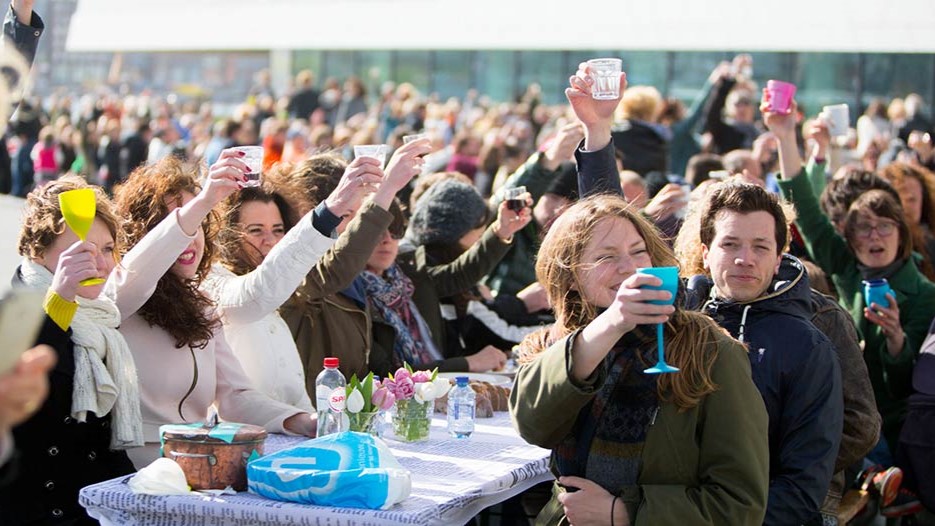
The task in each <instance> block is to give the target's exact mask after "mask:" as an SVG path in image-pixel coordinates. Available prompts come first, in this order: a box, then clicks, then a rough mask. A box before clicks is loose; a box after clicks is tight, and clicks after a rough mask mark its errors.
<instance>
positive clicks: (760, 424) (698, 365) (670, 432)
mask: <svg viewBox="0 0 935 526" xmlns="http://www.w3.org/2000/svg"><path fill="white" fill-rule="evenodd" d="M675 265H676V260H675V256H674V255H673V254H672V251H671V249H670V248H669V247H668V245H667V244H666V243H665V241H663V240H662V239H661V237H660V236H659V234H658V233H657V231H656V230H655V229H654V227H653V226H652V225H651V224H650V223H649V222H648V221H647V220H646V219H644V218H643V217H641V216H640V215H639V213H638V212H637V211H636V210H635V208H633V207H631V206H629V205H628V204H627V202H626V201H625V200H624V199H623V198H622V197H619V196H614V195H600V196H596V197H591V198H588V199H585V200H583V201H581V202H579V203H577V204H575V205H573V206H572V207H571V208H569V209H568V210H567V211H565V213H564V214H562V215H561V216H560V217H559V218H558V219H556V220H555V222H554V223H553V224H552V227H551V228H550V229H549V232H548V233H547V234H546V236H545V239H543V241H542V245H541V247H540V249H539V254H538V257H537V259H536V277H537V279H538V281H539V282H540V283H542V284H544V285H545V286H546V289H547V292H548V296H549V302H550V304H551V305H552V306H553V308H554V310H555V318H556V322H555V324H554V325H553V326H552V327H550V328H548V329H544V330H542V331H540V332H538V333H535V334H532V335H530V336H528V337H527V338H526V339H525V340H524V341H523V343H522V344H521V355H522V356H521V361H522V362H523V364H522V365H521V366H520V369H519V371H518V372H517V375H516V381H515V383H514V388H513V392H512V394H511V396H510V412H511V415H512V418H513V422H514V425H515V427H516V428H517V430H518V431H519V434H520V435H521V436H522V437H523V438H524V439H526V440H527V441H528V442H530V443H532V444H536V445H538V446H541V447H545V448H550V449H552V459H551V465H552V470H553V472H554V473H555V475H556V477H557V481H556V484H555V486H554V487H553V491H552V499H551V500H550V501H549V503H548V504H547V505H546V507H545V508H544V509H543V510H542V512H541V513H540V514H539V517H538V518H537V522H536V524H562V523H563V521H567V522H568V523H572V524H584V523H588V524H592V523H594V524H760V523H762V521H763V517H764V514H765V510H766V498H767V489H768V484H769V480H768V473H769V465H768V464H769V452H768V445H767V415H766V410H765V408H764V406H763V404H762V401H761V397H760V396H759V393H758V392H757V389H756V386H755V385H754V384H753V380H752V379H751V376H750V362H749V359H748V358H747V352H746V349H745V348H744V347H743V345H742V344H740V343H738V342H737V341H736V340H734V339H733V338H731V337H730V336H728V335H727V334H726V333H725V332H724V331H723V330H722V329H720V328H719V327H718V326H717V325H716V324H715V323H714V321H712V320H711V319H710V318H708V317H707V316H705V315H703V314H701V313H696V312H691V311H685V310H681V308H680V307H678V306H677V305H678V304H679V303H680V302H676V306H671V305H654V304H652V303H649V302H650V301H653V300H667V299H670V293H668V292H665V291H660V290H650V289H645V288H643V287H644V286H659V285H660V284H661V283H660V280H659V278H656V277H653V276H649V275H647V274H640V273H638V272H637V269H638V268H640V267H654V266H675ZM657 323H664V324H665V345H666V359H667V360H668V362H669V363H671V364H673V365H674V366H676V367H678V368H679V372H677V373H674V374H664V375H650V374H644V373H643V370H644V369H645V368H647V367H649V366H651V365H653V364H654V363H655V353H656V337H655V334H654V331H653V327H652V326H651V325H654V324H657ZM572 489H577V491H575V492H573V493H572V492H571V490H572Z"/></svg>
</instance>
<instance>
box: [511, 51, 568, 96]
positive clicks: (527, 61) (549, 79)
mask: <svg viewBox="0 0 935 526" xmlns="http://www.w3.org/2000/svg"><path fill="white" fill-rule="evenodd" d="M519 61H520V63H519V67H518V69H519V72H520V75H519V85H518V86H517V88H518V91H519V93H520V94H521V93H522V92H525V91H526V86H528V85H530V84H532V83H538V84H539V86H541V87H542V100H543V102H545V103H546V104H557V103H561V102H563V101H565V85H566V83H567V82H568V80H567V79H568V75H569V73H567V72H566V71H565V65H564V64H563V59H562V53H561V52H560V51H521V52H520V54H519Z"/></svg>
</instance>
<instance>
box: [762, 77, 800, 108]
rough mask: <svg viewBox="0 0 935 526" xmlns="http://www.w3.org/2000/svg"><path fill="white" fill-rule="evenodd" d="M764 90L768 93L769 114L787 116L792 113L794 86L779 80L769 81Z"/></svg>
mask: <svg viewBox="0 0 935 526" xmlns="http://www.w3.org/2000/svg"><path fill="white" fill-rule="evenodd" d="M766 90H767V91H769V109H770V111H771V112H773V113H784V114H788V113H789V112H790V111H792V100H793V99H794V98H795V84H790V83H788V82H783V81H781V80H770V81H768V82H767V83H766Z"/></svg>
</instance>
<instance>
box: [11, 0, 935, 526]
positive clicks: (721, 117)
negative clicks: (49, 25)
mask: <svg viewBox="0 0 935 526" xmlns="http://www.w3.org/2000/svg"><path fill="white" fill-rule="evenodd" d="M41 28H42V21H41V18H39V17H38V15H36V14H35V13H33V12H32V2H31V1H22V0H15V1H14V2H13V4H12V6H11V9H10V11H9V12H8V13H7V17H6V20H5V23H4V39H6V40H7V41H12V42H13V43H14V44H15V45H16V47H17V48H18V49H20V51H21V52H23V54H24V55H26V58H27V62H31V59H32V57H33V56H34V55H35V47H36V44H37V42H38V37H39V35H40V34H41ZM30 35H31V36H30ZM752 71H753V64H752V61H751V59H750V57H749V56H747V55H738V56H737V57H736V58H735V59H734V61H733V62H729V63H722V64H718V65H716V67H714V68H713V70H712V73H711V75H710V77H709V79H708V81H707V82H706V84H705V85H704V86H703V87H702V89H701V90H700V91H699V95H698V97H697V99H696V100H695V101H693V103H692V104H691V105H690V107H688V108H686V107H685V106H684V105H682V103H681V102H679V101H678V100H674V99H664V98H663V97H662V96H661V95H660V94H659V92H658V91H657V90H655V89H654V88H652V87H649V86H627V83H626V76H625V74H624V75H621V79H620V80H621V95H620V96H619V97H618V98H616V99H611V100H598V99H594V98H593V97H592V96H591V88H592V80H591V71H590V70H589V66H588V65H587V64H586V63H585V64H581V65H580V66H579V69H578V71H577V72H574V75H572V76H571V77H570V78H569V86H568V88H567V89H566V91H565V95H566V97H567V99H568V104H563V105H554V106H550V105H546V104H544V103H542V101H541V93H540V92H539V89H538V87H536V86H530V87H529V88H528V89H527V90H526V92H525V93H524V94H523V95H522V96H521V97H519V98H518V99H517V101H515V102H511V103H495V102H493V101H490V100H488V99H487V98H485V97H483V96H481V95H480V94H478V93H475V92H471V93H468V94H467V95H466V96H465V97H464V98H463V99H450V100H446V101H442V100H438V99H437V98H434V97H432V96H425V95H424V94H422V93H420V92H419V91H418V89H417V88H416V87H415V86H412V85H410V84H405V83H403V84H399V85H394V84H389V83H388V84H386V85H384V86H383V88H382V89H381V91H380V93H378V94H372V95H368V93H367V92H366V89H365V87H364V85H363V83H361V82H360V81H359V80H358V79H355V78H349V79H346V80H345V81H344V82H343V85H342V84H341V83H340V82H338V81H337V80H334V79H327V80H325V81H324V82H323V83H322V87H321V88H320V89H319V88H318V87H317V86H318V85H317V83H316V79H315V77H314V75H313V74H312V72H310V71H302V72H300V73H299V74H298V75H296V78H295V80H294V84H293V86H292V87H291V89H290V92H289V93H288V94H287V95H286V96H283V97H281V98H278V99H277V98H276V97H274V94H273V92H272V90H271V89H270V88H269V79H268V75H264V74H263V73H262V72H261V73H260V74H258V75H257V84H256V86H254V88H253V89H251V90H250V93H249V94H248V97H247V101H245V102H244V103H243V104H242V105H241V106H239V107H238V108H236V109H235V111H234V112H233V114H231V115H223V116H221V115H216V114H215V113H214V110H213V108H212V106H211V104H210V103H207V102H201V103H199V104H196V103H193V102H184V103H181V102H178V101H177V100H174V99H173V98H172V97H159V96H156V95H152V94H139V95H127V94H120V95H117V94H113V93H99V94H96V95H95V96H84V97H81V98H79V99H73V98H71V97H65V96H63V97H53V98H50V99H48V100H45V101H24V102H22V103H21V104H20V107H19V108H18V110H17V114H16V116H15V117H14V118H13V119H12V120H11V122H10V127H9V132H8V134H7V135H6V139H5V140H6V144H5V145H4V146H5V147H3V148H0V156H2V155H4V154H6V152H9V155H10V158H9V159H2V158H0V191H3V192H7V193H11V194H13V195H17V196H20V197H24V198H25V206H24V219H23V228H22V231H21V233H20V236H19V242H18V251H19V254H20V255H21V256H22V261H21V263H20V265H19V267H18V268H17V271H16V274H15V275H14V276H13V283H14V285H15V286H17V287H25V288H30V289H35V290H38V291H40V292H42V293H44V294H45V312H46V319H45V322H44V324H43V326H42V329H41V333H40V335H39V338H38V341H37V342H36V343H37V345H38V346H37V347H36V348H35V349H32V350H30V351H29V352H27V353H26V354H24V355H23V356H22V357H21V358H20V360H19V362H18V363H17V365H16V366H15V367H14V369H12V370H11V371H6V372H4V371H0V462H2V463H3V465H2V468H0V484H2V485H3V491H2V492H0V524H33V523H35V524H44V523H49V522H55V523H58V522H61V523H69V524H82V523H93V521H92V520H91V519H89V518H88V517H87V515H86V514H85V513H84V511H83V510H82V508H81V506H80V505H79V503H78V498H77V495H78V491H79V490H80V488H81V487H84V486H86V485H89V484H92V483H95V482H100V481H103V480H107V479H109V478H113V477H116V476H120V475H124V474H127V473H131V472H133V471H134V470H136V469H139V468H141V467H143V466H145V465H147V464H148V463H149V462H151V461H152V460H153V459H155V458H156V457H157V456H158V454H159V452H158V450H159V438H160V437H159V434H158V429H159V426H160V425H163V424H168V423H177V422H200V421H203V420H204V419H205V418H206V417H207V416H206V415H208V414H209V413H211V412H213V411H216V412H217V414H218V416H219V417H220V418H221V419H224V420H229V421H236V422H243V423H250V424H255V425H259V426H263V427H265V428H266V429H267V430H269V431H271V432H278V433H288V434H295V435H306V436H314V435H315V430H316V427H315V419H316V416H315V404H314V400H315V389H314V388H315V386H314V382H315V378H316V376H317V375H318V373H319V372H320V371H321V370H322V367H323V365H322V362H323V359H324V358H325V357H338V358H339V359H340V368H341V370H342V372H343V373H344V374H345V376H347V377H350V376H351V375H352V374H357V375H358V376H359V377H360V376H363V375H366V374H367V373H368V372H373V373H374V374H376V375H380V376H385V375H387V374H388V373H390V372H392V371H395V370H396V369H397V368H398V367H400V366H403V365H406V364H408V365H410V366H412V367H413V368H420V369H421V368H438V370H439V371H466V372H485V371H490V370H497V369H500V368H502V367H503V366H504V364H505V363H506V362H507V361H508V360H509V359H511V358H512V357H516V358H518V360H519V362H520V364H521V365H520V368H519V370H518V371H517V374H516V379H515V382H514V386H513V390H512V394H511V398H510V410H511V413H512V417H513V421H514V424H515V427H516V429H517V431H518V432H519V434H520V435H521V436H522V437H523V438H524V439H526V440H527V441H528V442H530V443H533V444H536V445H540V446H542V447H545V448H548V449H550V450H551V451H552V462H551V468H552V471H553V473H554V474H555V476H556V481H555V484H554V486H553V488H552V489H551V495H550V498H549V499H547V500H548V502H547V503H545V504H544V506H542V505H541V503H540V506H538V507H536V509H534V510H533V512H534V513H537V514H538V519H537V523H539V524H562V523H564V522H563V521H565V522H567V523H570V524H575V525H579V526H580V525H587V524H610V525H614V524H619V525H624V524H633V523H640V524H678V523H684V524H769V525H783V526H785V525H799V524H809V525H813V524H838V516H839V514H840V513H843V512H844V510H843V507H842V505H841V502H842V497H843V496H844V495H845V494H846V493H848V492H849V491H852V490H854V491H862V492H863V494H864V495H869V496H870V497H871V498H870V501H869V503H868V504H867V505H866V507H865V508H864V509H863V511H862V513H861V514H860V516H861V517H863V520H872V518H873V517H874V516H876V515H877V514H882V515H883V516H885V517H887V518H889V520H890V521H892V522H893V523H894V524H896V523H897V522H896V521H902V523H903V524H917V523H919V522H915V521H922V522H921V523H925V521H926V520H929V521H930V520H931V513H930V511H932V510H935V488H933V485H932V481H931V474H932V473H935V442H933V441H932V439H931V437H933V436H935V434H933V433H935V429H933V419H935V416H933V411H932V408H933V407H935V389H933V381H932V378H933V377H935V369H933V367H935V365H933V364H935V325H933V318H935V284H933V282H932V280H933V279H935V266H933V260H935V233H933V229H935V174H933V173H932V171H931V170H932V169H933V168H935V146H933V144H932V134H933V133H935V129H933V125H932V121H930V120H929V119H928V117H927V116H926V113H925V108H924V104H923V103H922V98H921V97H919V96H918V95H915V94H910V95H908V96H906V97H905V99H893V100H892V101H890V102H889V104H888V106H887V105H885V104H884V103H883V102H882V101H875V102H874V103H872V104H870V105H869V106H868V108H867V109H866V111H865V112H864V114H863V115H862V116H861V117H860V118H859V119H858V120H857V122H856V123H855V127H854V128H853V129H851V130H849V133H846V134H835V135H834V136H833V135H832V133H831V129H830V128H831V124H832V123H831V122H829V119H828V117H827V116H823V115H819V114H818V111H816V110H817V109H816V108H812V109H809V110H811V111H807V110H806V109H805V108H803V107H801V106H797V105H796V104H795V103H794V102H793V103H792V104H791V108H790V111H783V110H780V109H776V108H774V107H773V104H772V100H771V95H770V92H768V91H766V90H764V91H763V94H762V95H761V94H760V92H759V91H758V89H757V85H756V84H755V82H754V81H753V78H752ZM758 104H759V106H758ZM758 110H759V111H758ZM365 144H386V145H387V146H388V148H389V152H390V153H389V155H387V157H388V162H386V164H385V166H384V164H383V163H382V162H381V161H379V160H377V159H376V158H374V157H366V156H357V157H355V156H354V153H353V152H354V148H353V147H354V146H357V145H365ZM245 145H262V146H263V151H264V158H263V172H262V181H261V183H260V184H259V186H251V185H249V184H246V183H248V178H247V174H248V173H249V172H250V168H249V167H248V165H247V164H246V163H245V162H244V158H243V154H242V152H239V151H237V150H234V149H231V148H232V147H234V146H245ZM77 189H90V190H91V191H92V192H93V194H94V198H95V204H96V216H95V219H94V223H93V224H92V226H91V229H90V232H89V233H88V235H87V237H86V239H79V237H78V236H77V235H76V234H75V233H74V232H73V231H72V230H71V229H69V228H67V227H66V225H65V222H64V220H63V214H62V210H61V205H60V203H59V196H60V195H61V194H62V193H63V192H67V191H71V190H77ZM507 190H516V192H518V193H520V201H521V202H522V203H524V204H525V206H523V205H522V204H521V205H520V206H515V205H514V204H513V202H512V201H509V202H508V200H507V199H505V192H506V191H507ZM665 266H677V267H678V268H679V272H680V275H681V280H680V283H679V286H678V291H677V293H676V294H675V295H674V297H673V296H672V295H671V293H669V292H666V291H663V290H658V289H657V288H654V287H658V285H660V284H661V281H660V280H659V278H657V277H653V276H650V275H648V274H645V273H640V272H639V271H638V269H640V268H645V267H665ZM87 278H101V279H102V280H106V281H104V282H103V283H102V284H98V285H88V286H85V285H82V284H81V283H82V281H84V280H86V279H87ZM879 279H885V280H886V281H887V282H888V284H889V287H890V292H889V293H888V294H887V295H886V296H885V298H886V300H885V302H879V301H875V302H872V303H870V304H867V302H866V299H865V295H864V292H863V285H862V283H863V282H865V281H867V280H879ZM672 300H674V301H672ZM656 324H663V325H664V335H665V342H666V359H667V360H668V361H669V362H670V363H671V364H672V365H674V366H676V367H677V368H678V369H679V371H678V372H676V373H671V374H662V375H650V374H644V372H643V370H644V369H645V368H646V367H649V366H651V365H652V364H653V363H654V362H655V352H656V337H655V333H654V331H653V330H652V329H653V326H654V325H656ZM514 349H515V350H514ZM927 510H928V511H927ZM858 520H861V519H858Z"/></svg>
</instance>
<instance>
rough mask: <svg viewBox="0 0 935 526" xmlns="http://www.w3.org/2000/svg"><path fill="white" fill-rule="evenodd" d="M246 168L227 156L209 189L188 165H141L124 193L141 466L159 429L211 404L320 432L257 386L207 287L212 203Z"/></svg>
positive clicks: (120, 205) (232, 416)
mask: <svg viewBox="0 0 935 526" xmlns="http://www.w3.org/2000/svg"><path fill="white" fill-rule="evenodd" d="M246 171H247V167H246V164H244V163H243V162H242V161H241V160H240V159H239V158H238V154H237V153H235V152H225V153H223V154H222V155H221V157H220V158H219V160H218V162H217V163H215V164H214V165H213V166H212V167H211V169H210V171H209V173H208V176H207V178H206V179H205V186H204V188H201V187H199V185H198V183H197V182H196V180H195V177H194V175H193V174H192V173H191V171H190V170H188V169H186V168H185V166H184V165H183V164H182V163H181V162H180V161H178V160H175V159H172V158H168V159H165V160H162V161H160V162H158V163H156V164H155V165H151V166H147V167H144V168H141V169H139V170H137V171H136V172H134V173H133V174H131V176H130V178H129V179H128V180H127V182H126V183H125V184H123V185H121V186H119V187H118V188H117V190H116V196H115V202H116V206H117V211H118V212H119V213H120V215H121V216H122V217H123V218H124V228H123V231H122V232H121V234H122V239H123V241H124V244H125V246H126V247H132V249H131V250H130V251H129V252H128V253H127V255H126V256H125V258H124V260H123V262H122V266H123V267H125V268H126V272H125V273H122V274H121V275H119V276H118V279H119V280H125V281H136V282H137V285H136V286H135V287H134V288H133V290H132V294H127V293H124V294H123V296H124V300H123V301H124V303H125V304H127V305H128V307H129V309H127V311H126V313H125V314H124V321H123V323H122V324H121V326H120V332H121V333H122V334H123V335H124V337H125V338H126V340H127V342H128V343H129V345H130V348H131V349H132V352H133V357H134V359H135V361H136V364H137V369H138V370H139V377H140V402H141V410H142V417H143V434H144V438H145V440H146V447H145V448H139V449H135V450H132V451H130V458H131V459H132V460H133V462H134V464H135V465H137V466H138V467H139V466H142V465H145V464H147V463H149V462H150V461H152V460H153V459H154V458H156V457H157V456H158V451H159V449H158V447H159V426H160V425H163V424H169V423H176V422H199V421H201V420H202V419H204V418H205V415H206V413H207V411H208V408H209V407H211V406H212V405H215V406H216V407H217V410H218V413H219V416H220V417H221V418H222V419H224V420H228V421H233V422H243V423H247V424H255V425H260V426H263V427H265V428H266V429H267V430H269V431H271V432H279V433H281V432H291V433H296V434H302V435H308V436H314V434H315V422H314V420H315V419H314V417H313V416H311V415H309V414H308V412H306V411H302V410H301V409H297V408H295V407H292V406H290V405H287V404H283V403H281V402H277V401H275V400H272V399H270V398H269V397H267V396H265V395H263V394H262V393H260V392H258V391H256V390H255V389H253V388H252V387H251V385H250V380H249V379H248V378H247V376H246V375H245V374H244V372H243V369H242V368H241V367H240V364H239V363H238V361H237V358H236V357H235V356H234V355H233V353H232V352H231V349H230V346H229V345H228V344H227V342H226V340H225V338H224V334H223V328H222V324H221V321H220V320H219V319H218V316H217V313H216V311H215V309H214V303H213V301H212V300H211V299H210V298H209V297H208V296H207V295H206V294H204V293H203V292H202V291H201V289H200V285H201V284H202V282H203V281H204V279H205V277H206V276H207V275H208V273H209V271H210V270H211V265H212V263H213V261H214V257H215V254H216V252H217V248H216V245H215V237H216V234H217V229H218V218H217V216H216V215H215V214H213V213H212V209H213V208H214V206H215V205H217V204H218V203H219V202H220V201H222V200H223V199H225V198H227V197H228V196H229V195H231V194H232V193H233V192H235V191H237V190H238V188H239V185H240V183H241V182H242V181H244V180H246V179H245V178H244V174H245V173H246ZM111 279H114V278H111ZM127 313H130V314H129V316H128V315H127Z"/></svg>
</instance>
